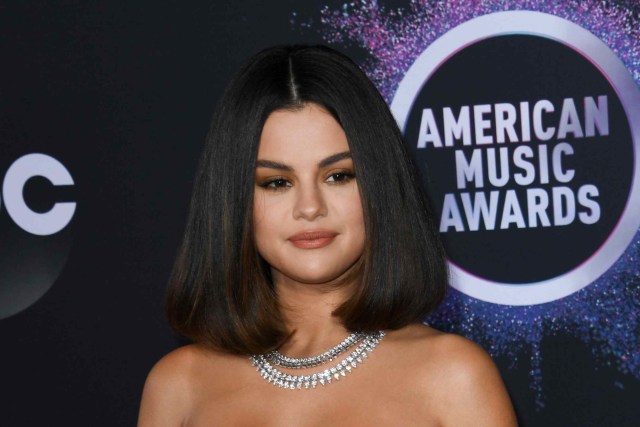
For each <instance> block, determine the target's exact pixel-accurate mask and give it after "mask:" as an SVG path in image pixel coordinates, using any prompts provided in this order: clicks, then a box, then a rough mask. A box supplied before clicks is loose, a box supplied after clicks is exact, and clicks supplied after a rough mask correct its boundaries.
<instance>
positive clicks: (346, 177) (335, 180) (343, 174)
mask: <svg viewBox="0 0 640 427" xmlns="http://www.w3.org/2000/svg"><path fill="white" fill-rule="evenodd" d="M355 177H356V175H355V174H354V173H353V172H352V171H349V170H344V171H338V172H332V173H331V174H330V175H329V176H328V177H327V179H326V181H327V182H330V183H331V184H346V183H347V182H349V181H351V180H352V179H354V178H355Z"/></svg>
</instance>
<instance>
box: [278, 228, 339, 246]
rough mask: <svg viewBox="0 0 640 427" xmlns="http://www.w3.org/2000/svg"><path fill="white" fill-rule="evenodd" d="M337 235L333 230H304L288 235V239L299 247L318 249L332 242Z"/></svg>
mask: <svg viewBox="0 0 640 427" xmlns="http://www.w3.org/2000/svg"><path fill="white" fill-rule="evenodd" d="M337 235H338V233H336V232H334V231H326V230H315V231H304V232H302V233H297V234H294V235H293V236H291V237H289V241H290V242H291V243H292V244H293V245H294V246H295V247H297V248H300V249H318V248H323V247H325V246H327V245H328V244H330V243H331V242H333V239H334V238H335V237H336V236H337Z"/></svg>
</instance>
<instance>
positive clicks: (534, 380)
mask: <svg viewBox="0 0 640 427" xmlns="http://www.w3.org/2000/svg"><path fill="white" fill-rule="evenodd" d="M633 5H634V3H633V2H630V3H629V2H627V3H625V2H618V3H614V2H610V1H582V2H578V1H557V2H548V1H544V0H528V1H520V2H517V3H516V2H512V1H498V0H496V1H477V0H475V1H474V0H466V1H465V0H459V1H440V2H430V1H425V0H413V1H410V2H409V3H408V4H407V6H406V7H402V8H389V7H385V6H381V5H379V4H378V2H376V1H358V2H352V3H345V4H343V5H342V6H340V7H337V8H331V7H328V6H325V7H323V8H322V9H321V10H320V24H319V25H318V24H314V23H313V21H307V22H301V21H299V17H298V16H297V15H296V14H295V13H294V14H293V15H292V21H291V22H292V25H294V26H297V27H301V28H308V29H316V28H315V27H318V28H317V29H316V30H317V31H318V32H319V33H320V35H321V36H322V38H323V39H324V40H325V41H326V42H327V43H330V44H334V45H338V46H345V47H346V46H357V47H359V48H362V49H364V50H365V51H366V52H367V53H368V59H366V60H365V61H364V63H363V64H361V65H362V66H363V69H364V70H365V72H366V73H367V74H368V75H369V77H370V78H371V79H372V80H373V81H374V83H375V84H376V85H377V86H378V88H379V89H380V91H381V92H382V94H383V96H384V97H385V99H386V100H387V102H388V103H390V102H391V100H392V99H393V95H394V93H395V91H396V89H397V86H398V84H399V82H400V81H401V80H402V77H403V76H404V74H405V73H406V72H407V70H408V69H409V67H410V66H411V64H413V62H414V60H415V59H416V58H417V57H418V55H420V53H422V52H423V51H424V50H425V49H426V48H427V47H428V46H429V45H430V44H431V43H432V42H433V41H434V40H436V39H437V38H438V37H440V36H442V35H443V34H444V33H446V32H447V31H448V30H450V29H452V28H454V27H456V26H458V25H460V24H462V23H464V22H466V21H468V20H470V19H473V18H476V17H478V16H482V15H486V14H489V13H493V12H499V11H507V10H531V11H539V12H544V13H548V14H551V15H555V16H558V17H560V18H564V19H566V20H568V21H571V22H574V23H575V24H578V25H580V26H581V27H583V28H585V29H587V30H589V31H590V32H592V33H593V34H594V35H596V36H597V37H598V38H600V39H601V40H602V41H604V42H605V43H606V44H607V45H608V46H609V47H610V48H611V49H612V50H613V52H614V53H615V54H616V55H617V56H618V58H620V60H622V62H623V63H624V64H625V65H626V67H627V69H628V70H629V72H630V73H631V74H632V76H633V78H634V80H635V81H636V83H639V82H640V42H639V39H640V37H639V36H640V30H639V22H640V19H639V17H638V10H637V5H636V10H635V11H634V10H632V8H633ZM638 214H640V213H638ZM639 252H640V232H638V233H636V235H635V238H634V239H633V242H632V243H631V244H630V245H629V247H628V248H627V249H626V251H625V253H624V254H623V255H622V256H621V257H620V258H619V259H618V260H617V262H616V263H615V264H614V265H613V266H612V267H611V268H610V269H609V270H608V271H607V272H606V273H605V274H604V275H602V276H601V277H600V278H599V279H598V280H596V281H595V282H593V283H592V284H591V285H589V286H587V287H585V288H583V289H582V290H580V291H578V292H576V293H574V294H572V295H570V296H568V297H565V298H563V299H560V300H557V301H554V302H550V303H546V304H540V305H533V306H504V305H497V304H492V303H488V302H484V301H480V300H476V299H474V298H471V297H469V296H467V295H465V294H463V293H460V292H458V291H456V290H455V289H453V288H452V289H451V291H450V293H449V295H448V297H447V300H446V301H445V303H444V304H443V305H442V306H441V307H440V308H439V309H438V310H437V312H435V313H434V314H432V315H431V316H430V317H429V318H428V319H426V321H427V322H428V323H429V324H430V325H432V326H434V327H436V328H438V329H441V330H445V331H450V332H455V333H458V334H461V335H464V336H466V337H468V338H470V339H472V340H473V341H475V342H477V343H479V344H481V345H482V346H483V347H484V348H485V349H487V351H489V353H490V354H491V355H492V356H494V357H504V358H506V359H509V360H510V361H511V362H510V363H511V368H513V367H515V366H516V365H518V364H520V363H529V364H530V371H529V373H530V377H531V387H532V389H533V390H534V391H535V395H536V405H537V406H538V407H543V406H544V389H543V383H542V379H543V375H542V371H541V364H542V355H541V352H540V345H541V342H542V339H543V337H544V336H546V335H553V334H555V333H562V334H567V335H569V336H573V337H576V338H577V339H579V340H580V341H582V342H584V343H585V344H587V345H588V346H589V347H590V348H591V349H592V352H593V354H594V356H595V357H596V359H597V360H598V361H599V362H600V363H602V364H604V365H607V366H613V367H615V368H616V369H617V370H618V371H620V372H622V373H624V374H629V375H632V376H634V377H635V378H637V379H639V380H640V322H639V321H638V316H639V315H640V266H639V263H638V256H639V255H640V253H639ZM524 350H528V351H527V352H525V351H524ZM522 354H527V356H528V355H529V354H531V358H530V359H529V358H527V360H524V361H523V360H521V359H522ZM616 386H618V387H623V385H622V384H619V383H616Z"/></svg>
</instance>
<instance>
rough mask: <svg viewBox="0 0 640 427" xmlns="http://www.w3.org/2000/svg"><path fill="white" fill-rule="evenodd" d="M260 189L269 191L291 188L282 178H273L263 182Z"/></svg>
mask: <svg viewBox="0 0 640 427" xmlns="http://www.w3.org/2000/svg"><path fill="white" fill-rule="evenodd" d="M260 187H262V188H267V189H269V190H279V189H282V188H286V187H291V183H290V182H289V181H287V180H286V179H284V178H273V179H269V180H267V181H264V182H262V183H261V184H260Z"/></svg>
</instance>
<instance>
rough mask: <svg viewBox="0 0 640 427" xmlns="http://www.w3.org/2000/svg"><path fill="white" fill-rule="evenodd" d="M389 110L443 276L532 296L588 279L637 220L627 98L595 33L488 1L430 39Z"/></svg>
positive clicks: (502, 297) (555, 295) (638, 198)
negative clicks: (443, 258)
mask: <svg viewBox="0 0 640 427" xmlns="http://www.w3.org/2000/svg"><path fill="white" fill-rule="evenodd" d="M391 109H392V111H393V112H394V115H395V117H396V119H397V120H398V123H399V125H400V127H401V129H402V130H403V132H404V134H405V138H406V141H407V144H408V145H409V149H410V151H411V152H412V154H413V155H414V158H415V159H416V160H417V162H418V166H419V168H420V169H421V172H422V175H423V179H424V184H425V186H426V187H427V188H428V189H429V193H430V195H431V197H432V202H433V204H434V208H435V209H434V210H435V212H436V214H437V215H439V224H440V231H441V234H442V236H443V238H444V241H445V245H446V247H447V250H448V253H449V257H450V264H451V271H452V286H453V287H455V288H456V289H458V290H460V291H461V292H464V293H465V294H467V295H469V296H472V297H474V298H478V299H481V300H484V301H488V302H492V303H497V304H506V305H531V304H540V303H545V302H550V301H553V300H557V299H560V298H563V297H565V296H567V295H570V294H572V293H574V292H576V291H578V290H580V289H582V288H583V287H585V286H587V285H589V284H590V283H592V282H593V281H594V280H595V279H597V278H598V277H599V276H600V275H602V274H603V273H604V272H606V271H607V270H608V269H609V268H610V267H611V265H612V264H613V263H614V262H615V261H616V260H617V259H618V258H619V257H620V255H622V253H623V252H624V250H625V249H626V247H627V246H628V245H629V243H630V242H631V239H632V238H633V236H634V234H635V232H636V230H637V229H638V227H639V226H640V174H638V163H637V160H636V159H637V152H638V146H639V145H640V140H639V138H640V121H639V119H640V115H639V113H640V95H639V93H638V88H637V86H636V84H635V82H634V80H633V78H632V76H631V75H630V73H629V72H628V71H627V69H626V68H625V66H624V65H623V64H622V63H621V61H620V60H619V59H618V58H617V57H616V56H615V54H614V53H613V52H612V51H611V50H610V49H609V48H608V47H607V46H606V45H605V44H604V43H603V42H602V41H600V40H599V39H598V38H597V37H595V36H594V35H593V34H591V33H589V32H588V31H587V30H585V29H583V28H581V27H580V26H578V25H576V24H573V23H571V22H569V21H566V20H564V19H561V18H558V17H555V16H552V15H548V14H543V13H538V12H525V11H517V12H500V13H495V14H490V15H485V16H482V17H479V18H476V19H473V20H471V21H468V22H466V23H464V24H462V25H460V26H458V27H456V28H454V29H452V30H451V31H449V32H448V33H446V34H445V35H444V36H442V37H441V38H440V39H438V40H436V41H435V42H434V43H433V44H432V45H431V46H429V47H428V48H427V49H426V50H425V51H424V52H423V53H422V54H421V55H420V56H419V57H418V59H417V60H416V61H415V63H414V64H413V65H412V66H411V68H410V69H409V71H408V72H407V73H406V75H405V77H404V78H403V80H402V81H401V83H400V85H399V87H398V90H397V92H396V95H395V98H394V99H393V102H392V105H391Z"/></svg>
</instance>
